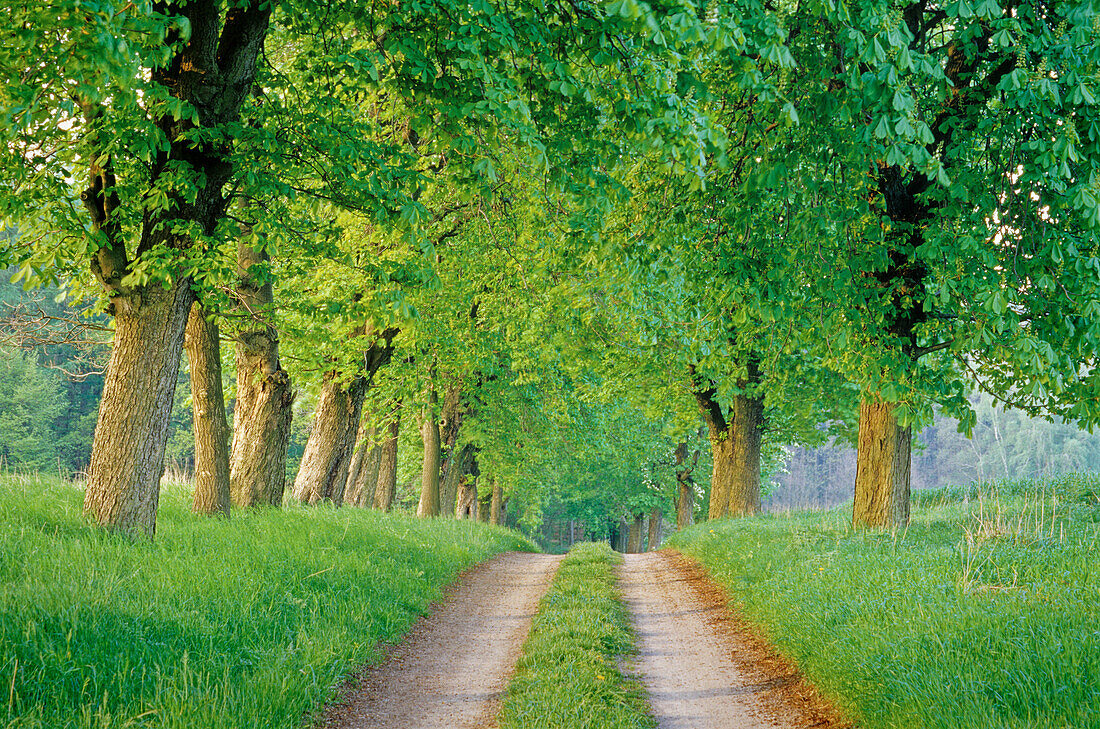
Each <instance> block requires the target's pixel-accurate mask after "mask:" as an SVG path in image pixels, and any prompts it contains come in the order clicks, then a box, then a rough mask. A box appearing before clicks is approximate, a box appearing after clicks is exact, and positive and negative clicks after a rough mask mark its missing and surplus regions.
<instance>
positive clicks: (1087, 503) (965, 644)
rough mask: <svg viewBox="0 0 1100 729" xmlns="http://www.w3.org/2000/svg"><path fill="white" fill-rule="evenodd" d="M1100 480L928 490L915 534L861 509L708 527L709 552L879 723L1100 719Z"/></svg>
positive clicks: (699, 533)
mask: <svg viewBox="0 0 1100 729" xmlns="http://www.w3.org/2000/svg"><path fill="white" fill-rule="evenodd" d="M1098 496H1100V479H1098V478H1097V477H1095V476H1089V477H1086V476H1066V477H1061V478H1057V479H1050V480H1046V481H1016V482H1006V483H1000V484H994V485H992V486H986V487H984V488H979V487H968V488H953V489H944V490H938V491H934V492H919V493H917V494H916V495H915V497H914V509H913V523H912V525H911V526H910V527H909V529H908V530H906V531H905V532H903V533H867V532H853V531H852V530H851V528H850V527H849V519H850V515H851V512H850V507H849V508H848V509H845V508H840V509H837V510H833V511H829V512H818V513H801V514H793V515H789V516H785V515H773V516H761V517H754V518H751V519H734V520H724V521H721V522H715V523H710V524H700V525H698V526H696V527H693V528H692V529H690V530H686V531H685V532H683V533H680V534H678V535H676V536H674V537H673V538H672V539H671V540H670V542H671V546H673V547H675V548H676V549H679V550H681V551H682V552H684V553H686V554H688V555H691V556H693V557H695V558H696V559H698V560H700V561H701V562H702V563H703V564H704V565H705V566H706V567H707V569H708V570H709V571H710V573H711V574H712V575H713V576H714V577H715V579H716V580H717V581H718V582H720V583H721V584H723V585H725V586H726V588H728V590H729V593H730V595H731V597H732V599H733V601H734V602H735V603H736V604H739V605H740V606H741V608H742V609H743V611H744V612H745V613H746V614H747V615H748V617H749V618H750V619H752V620H754V621H756V622H757V623H758V624H760V625H761V626H763V628H764V630H765V631H766V633H767V634H768V635H769V636H770V637H771V639H772V640H773V641H774V642H775V643H776V644H778V646H779V647H780V649H781V650H782V651H784V652H785V653H786V654H787V655H788V656H790V657H792V658H794V659H795V660H796V661H797V662H798V663H799V665H800V666H802V668H803V670H804V671H805V673H806V674H807V675H808V676H809V677H810V679H811V680H812V681H814V682H815V683H817V684H818V685H819V686H820V687H821V688H822V689H824V691H825V692H826V693H827V694H828V695H831V696H832V697H834V698H835V699H836V701H837V703H838V704H839V705H840V706H841V707H842V708H843V709H844V710H846V711H847V712H848V713H849V715H850V716H851V717H853V718H855V719H857V720H858V721H859V723H860V726H861V727H863V728H864V729H886V728H888V727H889V728H890V729H913V728H914V727H921V728H922V729H947V728H948V727H950V728H952V729H963V728H965V729H982V728H988V729H1047V728H1062V727H1065V728H1069V727H1072V728H1073V729H1089V728H1091V727H1100V551H1098V547H1100V523H1098V522H1100V498H1098Z"/></svg>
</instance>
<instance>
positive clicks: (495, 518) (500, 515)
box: [489, 479, 504, 526]
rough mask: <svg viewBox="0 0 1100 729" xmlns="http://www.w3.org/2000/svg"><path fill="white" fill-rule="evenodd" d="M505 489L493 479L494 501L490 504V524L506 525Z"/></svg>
mask: <svg viewBox="0 0 1100 729" xmlns="http://www.w3.org/2000/svg"><path fill="white" fill-rule="evenodd" d="M503 507H504V487H503V486H501V485H500V482H499V481H497V480H496V479H493V494H492V501H491V502H490V504H489V523H490V524H496V525H498V526H499V525H501V524H503V523H504V508H503Z"/></svg>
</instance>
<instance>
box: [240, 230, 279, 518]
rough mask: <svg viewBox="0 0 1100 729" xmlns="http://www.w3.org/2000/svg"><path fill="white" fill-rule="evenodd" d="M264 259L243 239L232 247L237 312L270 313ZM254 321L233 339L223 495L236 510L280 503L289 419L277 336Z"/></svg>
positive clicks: (270, 291) (270, 327)
mask: <svg viewBox="0 0 1100 729" xmlns="http://www.w3.org/2000/svg"><path fill="white" fill-rule="evenodd" d="M266 261H267V254H266V253H265V252H263V251H260V250H257V249H255V248H252V247H250V246H249V245H247V243H245V242H244V241H243V240H242V241H241V242H240V243H238V245H237V275H238V276H239V282H238V284H237V296H238V299H239V300H240V302H241V307H240V309H241V311H242V312H246V313H249V314H251V315H253V316H257V315H258V314H260V313H262V312H264V311H267V310H270V308H271V305H272V303H273V296H272V290H271V283H270V281H267V280H265V279H264V277H263V276H261V274H262V267H263V264H264V263H265V262H266ZM254 267H255V268H254ZM255 321H256V324H257V326H256V327H255V328H254V329H248V330H244V331H241V332H239V333H238V335H237V346H236V353H237V402H236V404H235V405H234V406H233V446H232V450H231V451H230V454H229V491H230V495H231V497H232V500H233V505H234V506H236V507H237V508H250V507H254V506H279V505H281V504H282V503H283V491H284V490H285V489H286V450H287V445H288V443H289V442H290V422H291V418H293V416H294V411H293V408H292V406H293V404H294V392H293V391H292V390H291V388H290V375H288V374H287V372H286V370H284V369H283V366H282V364H281V362H280V361H279V336H278V333H277V332H276V331H275V328H274V327H272V326H269V325H267V324H265V323H263V322H262V321H260V320H259V319H256V320H255Z"/></svg>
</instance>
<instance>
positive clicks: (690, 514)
mask: <svg viewBox="0 0 1100 729" xmlns="http://www.w3.org/2000/svg"><path fill="white" fill-rule="evenodd" d="M694 519H695V485H694V484H693V483H692V482H691V481H690V480H684V481H681V482H680V495H679V499H678V500H677V502H676V528H677V529H687V528H688V527H689V526H691V524H692V522H693V521H694Z"/></svg>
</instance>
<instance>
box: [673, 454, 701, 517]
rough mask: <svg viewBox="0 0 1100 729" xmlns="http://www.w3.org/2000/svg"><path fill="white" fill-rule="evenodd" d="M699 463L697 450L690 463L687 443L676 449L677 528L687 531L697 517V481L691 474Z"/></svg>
mask: <svg viewBox="0 0 1100 729" xmlns="http://www.w3.org/2000/svg"><path fill="white" fill-rule="evenodd" d="M698 463H699V451H698V450H696V451H695V452H694V454H693V458H692V460H691V461H690V463H689V462H688V457H687V443H680V444H679V445H678V446H677V447H676V485H677V489H676V491H677V494H676V528H677V529H686V528H687V527H689V526H691V523H692V521H693V520H694V516H695V481H694V479H693V478H692V476H691V474H692V472H693V471H694V470H695V466H696V465H698Z"/></svg>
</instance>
